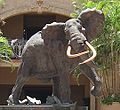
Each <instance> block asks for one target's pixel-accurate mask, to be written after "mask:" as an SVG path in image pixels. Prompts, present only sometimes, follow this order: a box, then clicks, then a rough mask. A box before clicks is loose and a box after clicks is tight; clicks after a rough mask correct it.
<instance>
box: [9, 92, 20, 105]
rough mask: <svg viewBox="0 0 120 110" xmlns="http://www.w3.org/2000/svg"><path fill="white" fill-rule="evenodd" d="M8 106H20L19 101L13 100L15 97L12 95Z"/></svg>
mask: <svg viewBox="0 0 120 110" xmlns="http://www.w3.org/2000/svg"><path fill="white" fill-rule="evenodd" d="M7 103H8V105H18V104H20V103H19V101H18V100H15V99H14V98H13V95H12V94H11V95H10V96H9V98H8V100H7Z"/></svg>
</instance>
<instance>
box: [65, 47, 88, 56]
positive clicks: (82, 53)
mask: <svg viewBox="0 0 120 110" xmlns="http://www.w3.org/2000/svg"><path fill="white" fill-rule="evenodd" d="M86 53H89V50H87V51H84V52H81V53H77V54H71V46H68V48H67V56H68V57H69V58H76V57H79V56H81V55H84V54H86Z"/></svg>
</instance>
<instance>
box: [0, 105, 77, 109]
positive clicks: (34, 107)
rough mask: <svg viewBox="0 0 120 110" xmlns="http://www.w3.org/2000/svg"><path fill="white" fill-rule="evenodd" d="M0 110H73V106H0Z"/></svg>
mask: <svg viewBox="0 0 120 110" xmlns="http://www.w3.org/2000/svg"><path fill="white" fill-rule="evenodd" d="M0 110H75V105H72V104H71V105H62V106H58V105H9V106H8V105H1V106H0Z"/></svg>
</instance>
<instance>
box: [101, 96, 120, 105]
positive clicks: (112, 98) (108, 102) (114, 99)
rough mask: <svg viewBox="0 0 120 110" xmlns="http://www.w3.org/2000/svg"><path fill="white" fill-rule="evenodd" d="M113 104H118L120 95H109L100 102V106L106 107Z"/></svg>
mask: <svg viewBox="0 0 120 110" xmlns="http://www.w3.org/2000/svg"><path fill="white" fill-rule="evenodd" d="M113 102H119V103H120V94H117V95H116V94H115V95H109V96H108V97H106V98H105V99H103V100H102V104H106V105H112V103H113Z"/></svg>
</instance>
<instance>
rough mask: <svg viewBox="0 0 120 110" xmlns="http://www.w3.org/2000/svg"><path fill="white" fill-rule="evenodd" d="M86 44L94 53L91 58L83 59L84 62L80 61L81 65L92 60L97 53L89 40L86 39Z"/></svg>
mask: <svg viewBox="0 0 120 110" xmlns="http://www.w3.org/2000/svg"><path fill="white" fill-rule="evenodd" d="M85 44H86V45H87V46H88V47H89V48H90V50H92V52H93V55H92V56H91V57H90V58H89V59H87V60H85V61H83V62H82V63H79V65H81V64H84V63H87V62H90V61H92V60H93V59H94V58H95V57H96V55H97V52H96V50H95V49H94V47H93V46H92V45H91V44H90V43H89V42H87V41H85Z"/></svg>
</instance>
